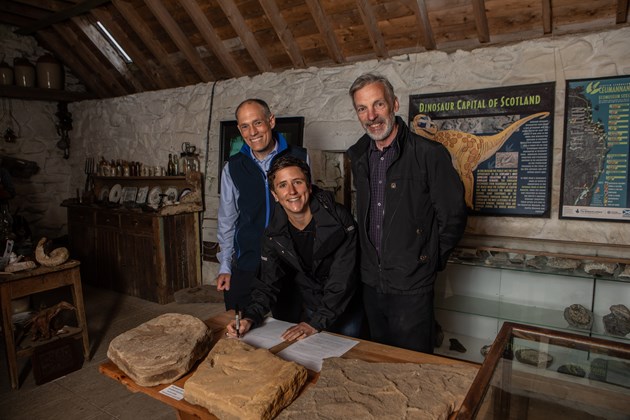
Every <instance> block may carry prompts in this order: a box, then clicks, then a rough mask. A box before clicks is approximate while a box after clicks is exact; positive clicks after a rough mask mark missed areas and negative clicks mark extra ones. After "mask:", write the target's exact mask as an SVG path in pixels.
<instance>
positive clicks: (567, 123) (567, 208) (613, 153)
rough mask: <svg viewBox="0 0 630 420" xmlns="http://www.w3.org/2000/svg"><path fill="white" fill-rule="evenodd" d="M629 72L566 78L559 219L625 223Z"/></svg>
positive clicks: (628, 212)
mask: <svg viewBox="0 0 630 420" xmlns="http://www.w3.org/2000/svg"><path fill="white" fill-rule="evenodd" d="M629 121H630V76H618V77H606V78H596V79H581V80H567V82H566V98H565V115H564V153H563V158H562V187H561V192H560V196H561V205H560V217H562V218H575V219H593V220H606V221H630V194H629V191H628V189H629V188H630V175H629V174H628V161H629V158H630V136H629V132H630V131H629Z"/></svg>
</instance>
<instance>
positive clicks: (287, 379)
mask: <svg viewBox="0 0 630 420" xmlns="http://www.w3.org/2000/svg"><path fill="white" fill-rule="evenodd" d="M306 378H307V371H306V368H304V367H303V366H300V365H298V364H297V363H295V362H287V361H285V360H282V359H281V358H279V357H277V356H275V355H273V354H271V352H269V350H266V349H257V348H254V347H252V346H250V345H249V344H246V343H244V342H242V341H240V340H232V339H221V340H219V341H218V342H217V344H215V346H214V348H213V349H212V350H211V351H210V353H209V354H208V357H206V359H205V360H204V361H203V362H201V364H200V365H199V367H198V368H197V370H196V371H195V373H194V374H193V375H192V376H191V377H190V378H189V379H188V380H187V381H186V383H185V384H184V399H185V400H186V401H188V402H190V403H192V404H198V405H201V406H203V407H206V408H207V409H208V411H210V412H211V413H212V414H214V415H215V416H217V417H218V418H220V419H263V420H266V419H272V418H274V417H275V416H277V415H278V413H279V412H280V410H282V409H283V408H284V407H286V406H288V405H289V404H291V402H292V401H293V400H294V399H295V397H297V395H298V394H299V392H300V390H301V389H302V387H303V386H304V384H305V383H306Z"/></svg>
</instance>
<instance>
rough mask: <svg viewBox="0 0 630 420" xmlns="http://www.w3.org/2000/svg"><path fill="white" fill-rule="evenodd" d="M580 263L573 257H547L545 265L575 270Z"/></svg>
mask: <svg viewBox="0 0 630 420" xmlns="http://www.w3.org/2000/svg"><path fill="white" fill-rule="evenodd" d="M580 264H582V261H580V260H576V259H573V258H559V257H549V258H548V259H547V266H548V267H550V268H556V269H558V270H575V269H576V268H578V267H579V266H580Z"/></svg>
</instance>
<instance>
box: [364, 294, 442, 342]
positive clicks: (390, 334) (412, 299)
mask: <svg viewBox="0 0 630 420" xmlns="http://www.w3.org/2000/svg"><path fill="white" fill-rule="evenodd" d="M433 295H434V292H433V288H431V289H430V290H428V291H427V292H426V293H421V294H413V295H394V294H388V293H379V292H377V290H376V289H374V288H372V287H370V286H367V285H365V284H364V285H363V304H364V306H365V314H366V316H367V321H368V325H369V328H370V339H371V340H372V341H376V342H377V343H382V344H387V345H390V346H395V347H400V348H404V349H409V350H415V351H421V352H423V353H429V354H433V346H434V343H435V321H434V319H435V315H434V313H433Z"/></svg>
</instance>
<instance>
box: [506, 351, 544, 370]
mask: <svg viewBox="0 0 630 420" xmlns="http://www.w3.org/2000/svg"><path fill="white" fill-rule="evenodd" d="M514 355H515V356H516V360H518V361H519V362H521V363H525V364H527V365H532V366H537V367H544V368H548V367H549V366H551V364H552V363H553V356H552V355H550V354H549V353H545V352H544V351H538V350H534V349H520V350H517V351H516V352H515V353H514Z"/></svg>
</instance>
